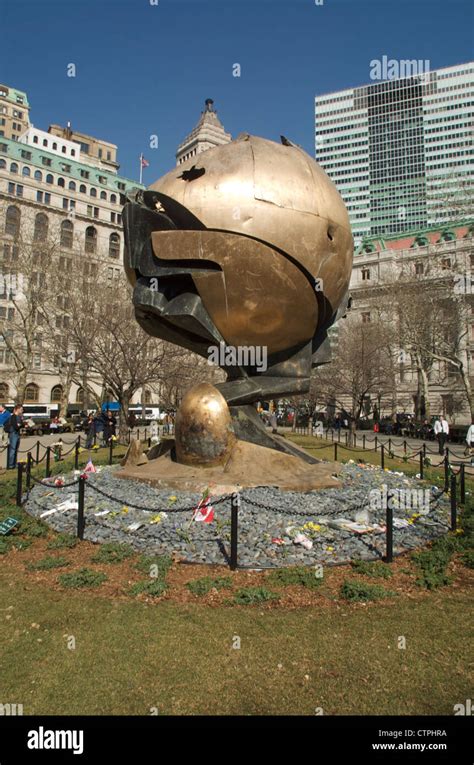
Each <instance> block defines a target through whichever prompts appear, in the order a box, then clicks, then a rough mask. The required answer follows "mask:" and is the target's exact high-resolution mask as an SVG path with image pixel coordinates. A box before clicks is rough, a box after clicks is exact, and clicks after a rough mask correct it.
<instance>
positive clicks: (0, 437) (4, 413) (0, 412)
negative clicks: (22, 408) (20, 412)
mask: <svg viewBox="0 0 474 765" xmlns="http://www.w3.org/2000/svg"><path fill="white" fill-rule="evenodd" d="M11 416H12V415H11V412H9V411H8V409H5V407H4V406H3V404H0V444H1V445H2V446H4V444H5V441H6V435H7V431H6V430H5V424H6V423H7V422H8V420H9V419H10V417H11Z"/></svg>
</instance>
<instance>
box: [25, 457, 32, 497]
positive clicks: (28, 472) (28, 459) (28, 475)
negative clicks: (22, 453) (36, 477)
mask: <svg viewBox="0 0 474 765" xmlns="http://www.w3.org/2000/svg"><path fill="white" fill-rule="evenodd" d="M32 462H33V457H32V456H31V452H28V454H27V455H26V491H27V492H29V491H30V489H31V465H32Z"/></svg>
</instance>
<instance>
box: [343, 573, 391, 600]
mask: <svg viewBox="0 0 474 765" xmlns="http://www.w3.org/2000/svg"><path fill="white" fill-rule="evenodd" d="M395 594H396V593H395V592H391V591H390V590H386V589H385V587H381V586H380V585H379V584H366V583H365V582H358V581H349V580H347V579H346V580H345V581H344V582H343V583H342V585H341V590H340V595H341V598H344V600H349V601H351V602H352V603H357V602H366V601H368V600H380V599H381V598H390V597H393V596H394V595H395Z"/></svg>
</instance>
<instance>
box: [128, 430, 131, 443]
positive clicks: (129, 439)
mask: <svg viewBox="0 0 474 765" xmlns="http://www.w3.org/2000/svg"><path fill="white" fill-rule="evenodd" d="M131 439H132V431H131V430H130V428H129V429H128V443H130V441H131Z"/></svg>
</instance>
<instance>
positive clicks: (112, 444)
mask: <svg viewBox="0 0 474 765" xmlns="http://www.w3.org/2000/svg"><path fill="white" fill-rule="evenodd" d="M113 446H114V442H113V441H112V438H111V439H110V441H109V465H111V464H112V449H113Z"/></svg>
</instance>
